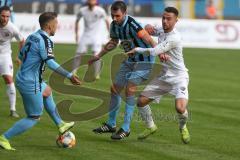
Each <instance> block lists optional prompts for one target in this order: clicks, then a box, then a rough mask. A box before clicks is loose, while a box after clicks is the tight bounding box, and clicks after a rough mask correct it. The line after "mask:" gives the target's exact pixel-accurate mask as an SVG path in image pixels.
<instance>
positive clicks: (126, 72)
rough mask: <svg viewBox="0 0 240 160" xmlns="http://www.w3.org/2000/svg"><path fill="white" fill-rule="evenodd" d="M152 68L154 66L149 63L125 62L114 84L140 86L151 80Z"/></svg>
mask: <svg viewBox="0 0 240 160" xmlns="http://www.w3.org/2000/svg"><path fill="white" fill-rule="evenodd" d="M152 67H153V64H152V63H148V62H145V63H144V62H128V61H123V62H122V64H121V66H120V69H119V71H118V73H117V75H116V78H115V81H114V83H115V84H117V85H118V86H126V85H127V83H128V82H131V83H134V84H135V85H140V84H141V83H142V82H143V81H145V80H147V79H148V78H149V76H150V72H151V70H152Z"/></svg>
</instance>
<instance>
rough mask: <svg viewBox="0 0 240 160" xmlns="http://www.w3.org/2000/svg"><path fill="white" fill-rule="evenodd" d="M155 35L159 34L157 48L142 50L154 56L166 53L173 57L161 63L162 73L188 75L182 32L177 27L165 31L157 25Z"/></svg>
mask: <svg viewBox="0 0 240 160" xmlns="http://www.w3.org/2000/svg"><path fill="white" fill-rule="evenodd" d="M154 36H158V45H157V46H156V47H155V48H146V49H144V50H142V49H141V50H140V52H145V51H148V52H150V54H151V55H153V56H156V55H159V54H161V53H166V54H168V55H169V56H170V57H171V58H170V60H168V61H166V62H162V63H161V64H162V66H163V68H162V72H161V75H166V76H188V69H187V68H186V67H185V64H184V59H183V54H182V43H181V36H180V33H179V32H178V31H177V30H176V29H173V30H172V31H171V32H169V33H164V30H163V28H162V27H155V35H154ZM137 51H138V48H137Z"/></svg>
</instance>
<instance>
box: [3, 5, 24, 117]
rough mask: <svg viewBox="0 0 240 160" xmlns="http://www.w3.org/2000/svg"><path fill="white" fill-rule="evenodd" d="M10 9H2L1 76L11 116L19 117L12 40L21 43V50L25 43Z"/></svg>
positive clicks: (5, 7)
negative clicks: (12, 21)
mask: <svg viewBox="0 0 240 160" xmlns="http://www.w3.org/2000/svg"><path fill="white" fill-rule="evenodd" d="M10 15H11V11H10V8H9V7H7V6H3V7H1V8H0V75H1V76H2V77H3V79H4V81H5V83H6V85H7V95H8V97H9V102H10V116H12V117H19V115H18V114H17V112H16V107H15V104H16V89H15V85H14V82H13V64H12V50H11V40H12V38H15V39H16V40H17V41H19V50H20V48H21V47H22V45H23V43H24V38H23V36H22V35H21V34H20V32H19V30H18V29H17V27H16V26H14V25H13V24H12V23H11V22H10V21H9V17H10Z"/></svg>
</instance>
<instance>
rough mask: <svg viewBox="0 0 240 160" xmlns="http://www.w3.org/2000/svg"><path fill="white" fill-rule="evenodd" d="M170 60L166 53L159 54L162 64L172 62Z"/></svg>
mask: <svg viewBox="0 0 240 160" xmlns="http://www.w3.org/2000/svg"><path fill="white" fill-rule="evenodd" d="M170 58H171V57H170V56H169V55H168V54H166V53H161V54H159V59H160V61H161V62H167V61H169V60H170Z"/></svg>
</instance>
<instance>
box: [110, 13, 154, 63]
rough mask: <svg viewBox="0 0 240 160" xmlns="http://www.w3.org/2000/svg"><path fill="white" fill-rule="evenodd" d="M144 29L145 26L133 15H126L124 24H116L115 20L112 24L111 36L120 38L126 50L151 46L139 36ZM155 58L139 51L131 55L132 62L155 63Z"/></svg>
mask: <svg viewBox="0 0 240 160" xmlns="http://www.w3.org/2000/svg"><path fill="white" fill-rule="evenodd" d="M141 31H143V27H142V26H141V24H140V23H138V22H137V21H136V20H135V19H134V18H133V17H131V16H128V15H126V16H125V20H124V22H123V24H122V25H118V24H116V23H115V22H114V21H113V22H112V23H111V26H110V37H111V38H113V39H119V40H120V41H121V46H122V47H123V49H124V50H125V52H128V51H130V50H131V49H133V48H135V47H141V48H151V45H150V44H147V43H146V42H144V41H143V39H142V38H140V37H139V33H140V32H141ZM154 60H155V58H154V57H153V56H147V55H143V54H141V53H137V54H135V55H134V56H131V57H129V59H128V61H130V62H150V63H153V62H154Z"/></svg>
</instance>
